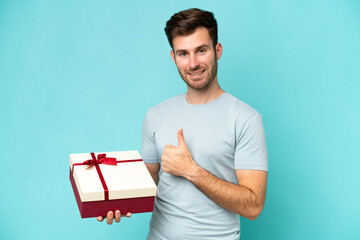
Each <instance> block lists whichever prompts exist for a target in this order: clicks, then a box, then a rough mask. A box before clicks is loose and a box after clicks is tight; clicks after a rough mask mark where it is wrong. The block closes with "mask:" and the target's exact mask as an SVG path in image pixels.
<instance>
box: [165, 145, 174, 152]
mask: <svg viewBox="0 0 360 240" xmlns="http://www.w3.org/2000/svg"><path fill="white" fill-rule="evenodd" d="M172 148H175V146H173V145H171V144H166V146H165V148H164V153H165V152H168V151H169V150H170V149H172Z"/></svg>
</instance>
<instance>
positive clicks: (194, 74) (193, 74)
mask: <svg viewBox="0 0 360 240" xmlns="http://www.w3.org/2000/svg"><path fill="white" fill-rule="evenodd" d="M202 73H203V72H197V73H190V75H191V76H197V75H200V74H202Z"/></svg>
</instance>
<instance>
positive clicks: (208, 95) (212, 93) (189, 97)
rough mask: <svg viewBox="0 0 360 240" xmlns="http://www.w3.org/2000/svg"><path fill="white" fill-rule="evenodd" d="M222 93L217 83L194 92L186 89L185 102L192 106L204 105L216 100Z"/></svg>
mask: <svg viewBox="0 0 360 240" xmlns="http://www.w3.org/2000/svg"><path fill="white" fill-rule="evenodd" d="M223 93H224V90H222V89H221V88H220V86H219V84H218V82H217V81H216V82H214V84H213V85H212V86H210V87H209V88H207V89H202V90H196V89H192V88H190V87H188V91H187V93H186V101H187V102H188V103H189V104H192V105H199V104H205V103H208V102H211V101H213V100H215V99H217V98H218V97H220V96H221V95H222V94H223Z"/></svg>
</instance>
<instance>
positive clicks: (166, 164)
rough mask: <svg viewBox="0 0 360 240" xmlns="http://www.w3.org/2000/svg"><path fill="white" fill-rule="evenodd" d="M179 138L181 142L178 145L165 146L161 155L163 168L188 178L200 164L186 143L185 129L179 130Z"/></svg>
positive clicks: (165, 170)
mask: <svg viewBox="0 0 360 240" xmlns="http://www.w3.org/2000/svg"><path fill="white" fill-rule="evenodd" d="M177 138H178V143H179V145H178V146H177V147H175V146H173V145H170V144H168V145H166V146H165V149H164V153H163V155H162V156H161V160H162V168H163V171H164V172H167V173H171V174H173V175H176V176H181V177H185V178H187V177H188V176H190V175H191V174H194V171H196V168H197V167H198V165H197V164H196V163H195V161H194V160H193V158H192V156H191V153H190V151H189V149H188V147H187V145H186V142H185V138H184V133H183V129H180V130H179V131H178V133H177Z"/></svg>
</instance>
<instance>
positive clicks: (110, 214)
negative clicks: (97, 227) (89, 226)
mask: <svg viewBox="0 0 360 240" xmlns="http://www.w3.org/2000/svg"><path fill="white" fill-rule="evenodd" d="M123 216H125V217H127V218H129V217H131V213H130V212H128V213H127V214H126V215H123ZM104 218H105V217H102V216H99V217H97V218H96V219H97V220H98V221H99V222H102V221H103V220H104ZM114 219H115V222H117V223H118V222H120V220H121V212H120V211H119V210H116V211H115V216H114V212H113V211H109V212H108V213H107V215H106V223H107V224H109V225H111V224H112V223H113V221H114Z"/></svg>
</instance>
